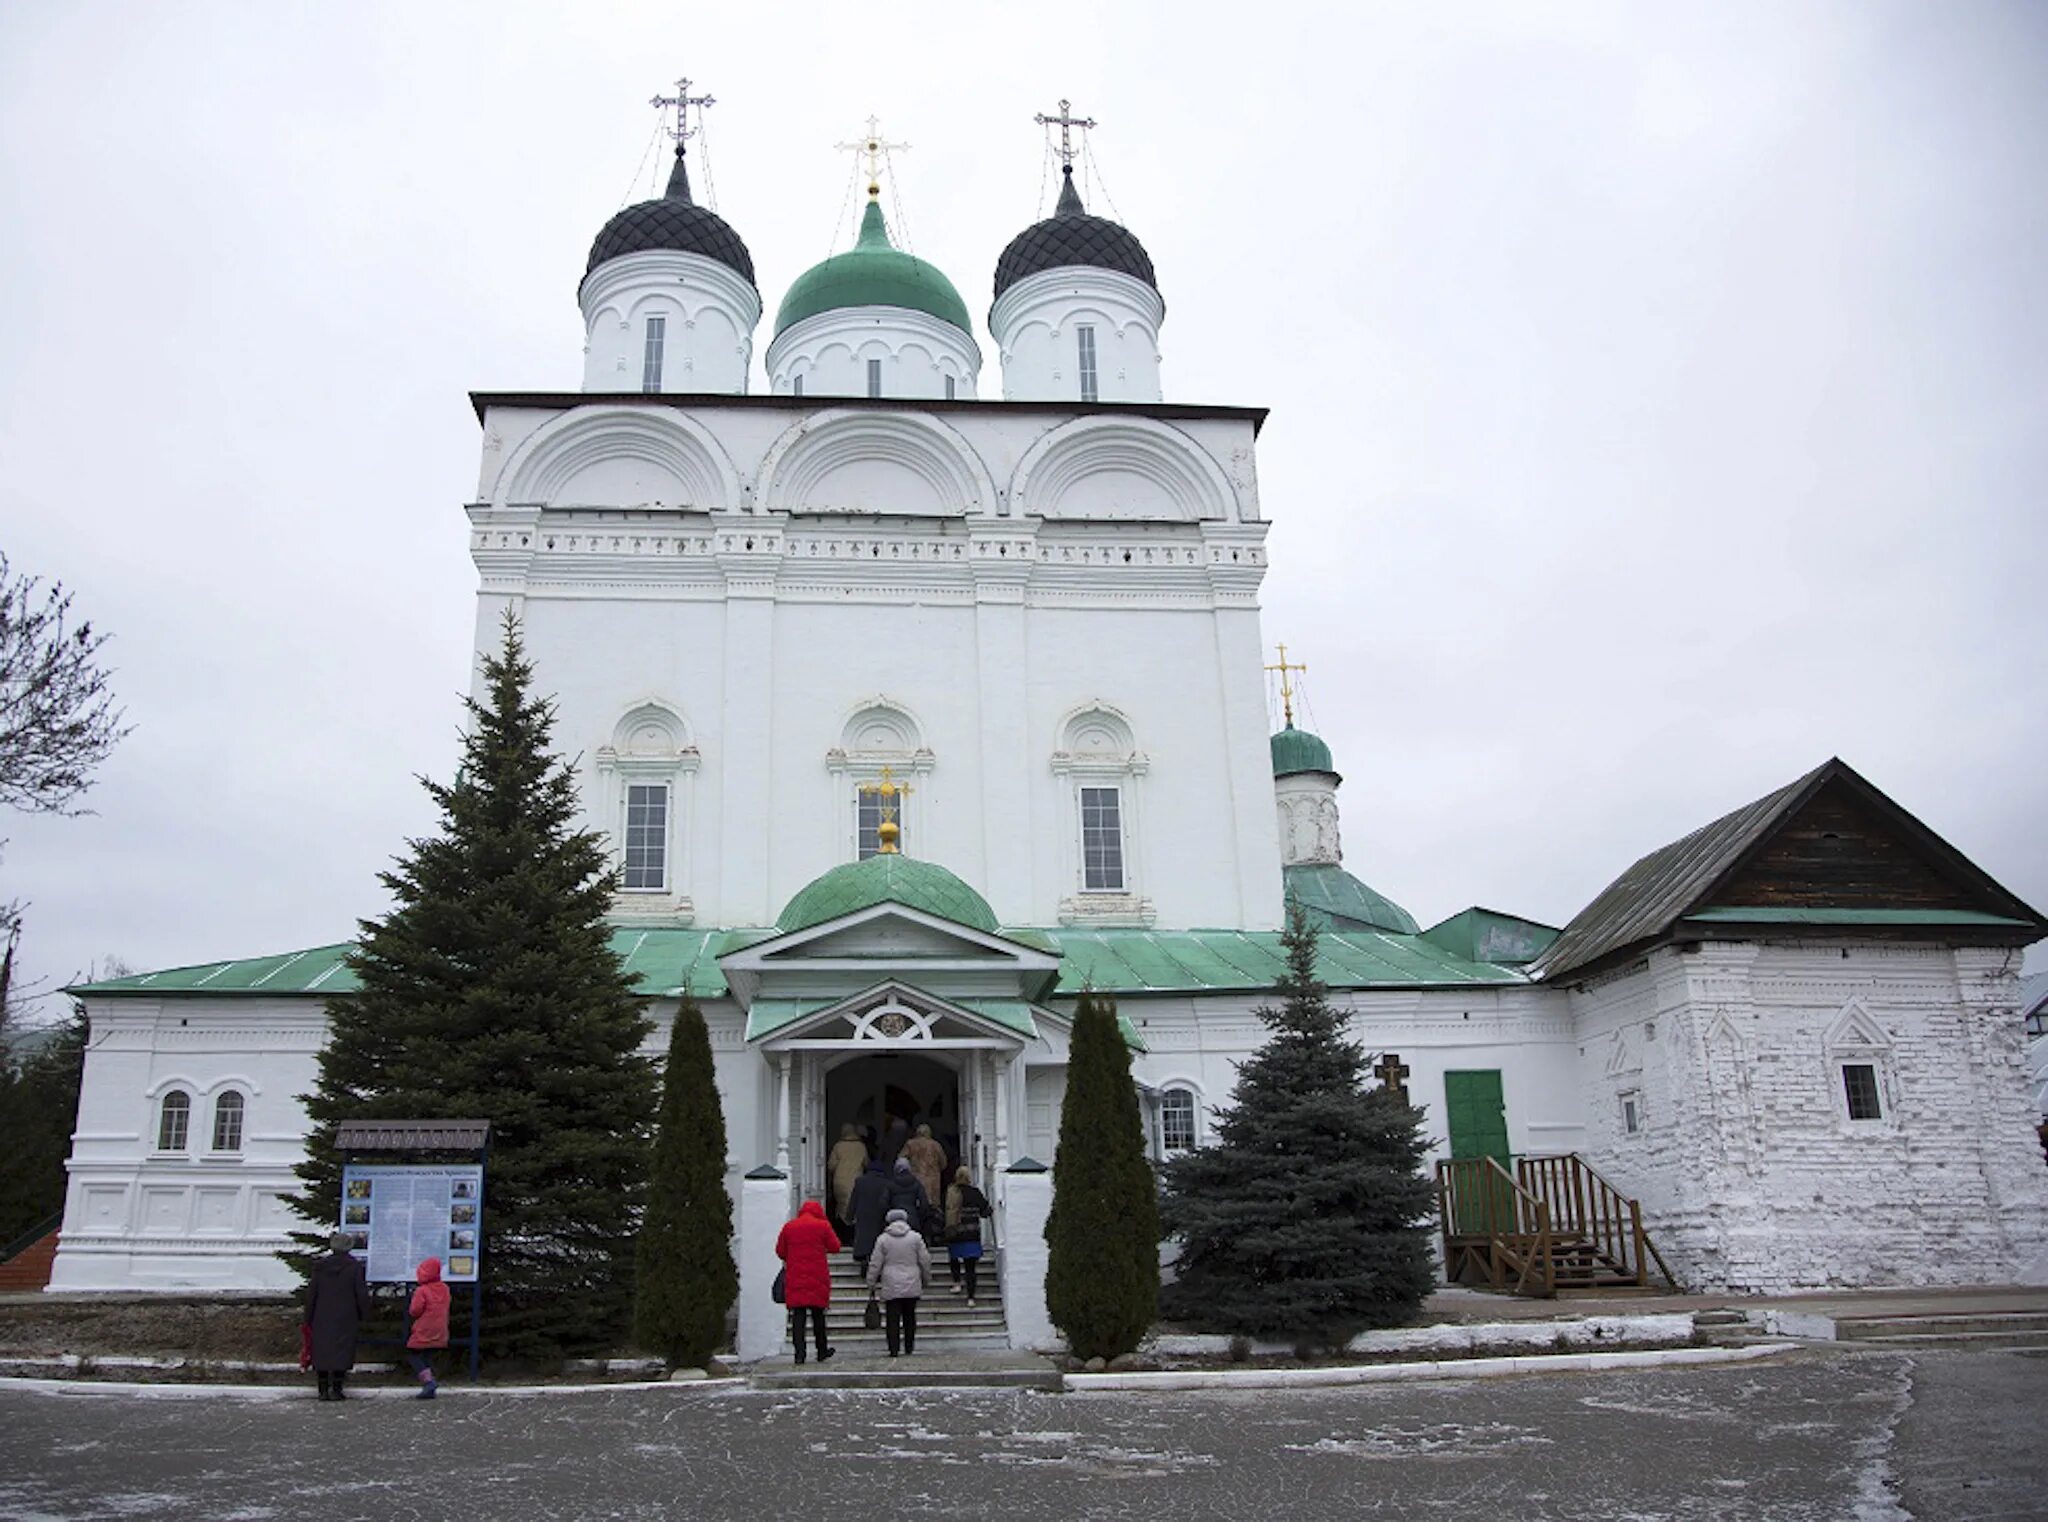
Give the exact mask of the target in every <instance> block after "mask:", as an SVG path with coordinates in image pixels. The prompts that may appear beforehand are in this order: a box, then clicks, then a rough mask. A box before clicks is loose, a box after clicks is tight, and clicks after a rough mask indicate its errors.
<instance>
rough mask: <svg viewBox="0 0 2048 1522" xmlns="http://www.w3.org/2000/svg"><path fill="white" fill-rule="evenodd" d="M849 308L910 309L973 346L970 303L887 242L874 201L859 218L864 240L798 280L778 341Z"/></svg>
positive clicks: (779, 316)
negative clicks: (820, 316)
mask: <svg viewBox="0 0 2048 1522" xmlns="http://www.w3.org/2000/svg"><path fill="white" fill-rule="evenodd" d="M845 307H907V308H908V309H909V310H911V311H913V312H923V313H925V314H926V315H927V316H930V317H936V318H938V319H939V321H941V322H950V323H951V324H952V325H953V326H954V327H956V328H958V329H959V330H960V331H961V332H963V333H965V334H967V336H968V341H969V342H972V341H973V337H974V329H973V328H972V327H971V326H970V325H969V323H968V318H967V303H966V302H964V301H962V300H961V299H960V293H959V292H958V291H956V290H954V289H953V282H952V281H950V280H948V279H947V278H946V277H945V276H944V275H942V274H940V273H939V272H938V271H937V270H936V269H934V268H933V267H932V266H931V265H929V264H927V263H925V262H924V260H922V259H920V258H918V257H917V256H916V255H915V254H906V253H904V252H903V251H902V250H901V249H899V248H897V247H896V246H895V245H894V244H893V243H891V242H890V241H889V225H888V224H887V223H886V222H884V221H883V220H882V208H881V205H880V203H878V202H875V201H870V202H868V209H867V211H866V212H864V213H863V214H862V216H861V221H860V236H859V237H858V238H856V239H855V240H854V244H853V247H852V248H850V249H848V250H847V251H846V252H845V253H843V254H834V255H833V256H832V257H831V258H829V259H827V260H826V261H825V262H824V263H823V264H814V265H812V266H811V267H810V268H809V269H807V270H805V271H804V272H803V273H802V274H801V275H799V276H797V277H796V283H795V284H794V285H792V286H790V288H789V294H788V295H786V296H784V297H783V298H782V308H781V310H780V311H778V312H777V313H776V314H775V336H776V337H778V338H780V337H781V336H782V335H783V333H784V332H786V331H787V330H788V329H790V328H793V327H795V326H796V325H797V324H798V323H800V322H802V321H803V320H804V319H805V318H806V317H815V316H817V315H818V314H819V313H820V312H832V311H838V310H840V309H842V308H845Z"/></svg>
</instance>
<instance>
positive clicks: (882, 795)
mask: <svg viewBox="0 0 2048 1522" xmlns="http://www.w3.org/2000/svg"><path fill="white" fill-rule="evenodd" d="M860 792H861V794H862V796H864V797H868V796H872V797H873V798H875V799H876V800H877V801H878V805H879V807H880V809H881V814H882V818H881V822H880V823H878V824H877V825H876V826H875V851H876V852H877V854H879V855H882V856H894V855H896V854H897V848H896V842H897V841H898V840H900V839H902V837H903V827H902V826H901V825H899V824H898V823H897V822H896V810H897V807H898V805H899V802H900V800H901V799H903V798H904V797H906V796H907V795H908V794H909V792H910V784H909V783H907V782H898V781H897V780H896V771H895V769H894V768H893V767H888V766H885V767H883V768H882V771H881V775H880V776H879V777H878V778H877V779H876V780H875V781H873V782H863V783H862V784H861V785H860Z"/></svg>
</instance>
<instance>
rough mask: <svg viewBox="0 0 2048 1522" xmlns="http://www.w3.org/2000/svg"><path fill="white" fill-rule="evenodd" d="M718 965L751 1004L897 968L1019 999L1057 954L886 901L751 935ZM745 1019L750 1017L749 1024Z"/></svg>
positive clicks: (1055, 963) (920, 978)
mask: <svg viewBox="0 0 2048 1522" xmlns="http://www.w3.org/2000/svg"><path fill="white" fill-rule="evenodd" d="M719 968H720V970H721V971H722V972H723V973H724V974H725V979H726V982H727V984H728V985H729V986H730V987H731V989H732V991H733V993H734V995H735V996H736V997H737V998H738V999H739V1000H740V1002H741V1003H742V1004H745V1005H747V1006H748V1008H749V1009H750V1010H751V1008H752V1006H753V1005H755V1004H757V1003H759V1002H761V1001H763V1000H770V1001H778V1002H779V1001H798V1002H803V1003H806V1004H808V1005H809V1006H810V1007H812V1008H818V1007H821V1006H822V1005H823V1004H824V1003H825V1002H827V1001H831V1000H835V999H840V998H844V997H846V996H848V995H850V994H852V993H854V992H855V991H856V990H866V989H869V988H871V987H873V986H874V985H875V984H876V983H877V981H878V980H879V979H882V978H885V977H888V976H889V975H891V974H901V975H902V976H903V977H904V978H905V979H906V980H907V981H906V986H908V985H909V983H912V982H914V983H915V985H916V986H917V987H918V988H920V989H931V990H936V991H937V996H938V997H941V998H947V999H955V1000H961V1001H965V1003H966V1004H978V1003H982V1002H986V1001H990V1000H996V1001H1008V1002H1010V1003H1015V1004H1024V1005H1027V1006H1028V1004H1029V1003H1030V1001H1032V1000H1034V999H1036V998H1038V997H1040V996H1042V995H1043V994H1044V993H1046V992H1047V991H1048V990H1050V989H1051V987H1052V986H1053V984H1054V982H1055V981H1057V979H1058V977H1059V968H1060V959H1059V956H1058V954H1057V953H1054V952H1048V951H1043V950H1041V949H1040V948H1038V947H1036V946H1027V945H1025V944H1024V943H1023V942H1021V941H1013V940H1011V939H1009V938H1008V937H1007V936H1003V935H999V934H992V933H990V932H988V931H984V930H978V929H976V928H974V927H973V926H971V925H962V924H959V923H957V922H956V921H953V920H948V919H945V918H943V917H941V916H939V915H936V914H929V913H927V912H925V911H924V910H921V909H915V908H912V907H910V906H909V905H907V904H898V903H893V902H892V903H880V904H871V905H868V906H867V907H865V908H862V909H857V910H854V911H852V912H851V913H848V914H844V915H841V916H839V917H838V918H836V919H831V920H826V921H824V922H823V923H821V924H817V925H811V926H807V927H806V928H804V929H802V930H795V931H791V932H789V933H788V934H785V935H777V936H771V937H770V938H769V939H767V940H764V941H757V942H755V943H754V944H753V945H751V946H746V947H742V948H740V949H739V950H737V951H733V952H729V953H727V954H726V955H725V956H723V957H721V958H720V959H719ZM963 1007H964V1006H963ZM752 1024H753V1022H752V1020H751V1018H750V1021H749V1027H750V1030H751V1027H752ZM1034 1033H1035V1032H1034Z"/></svg>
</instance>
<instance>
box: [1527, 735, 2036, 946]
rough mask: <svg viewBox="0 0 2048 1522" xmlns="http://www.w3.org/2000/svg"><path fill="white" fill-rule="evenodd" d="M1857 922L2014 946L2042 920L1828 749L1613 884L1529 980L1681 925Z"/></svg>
mask: <svg viewBox="0 0 2048 1522" xmlns="http://www.w3.org/2000/svg"><path fill="white" fill-rule="evenodd" d="M1785 925H1801V926H1808V927H1814V926H1835V927H1848V926H1854V927H1859V928H1861V929H1864V930H1869V929H1872V928H1880V927H1881V928H1883V929H1885V930H1886V931H1887V932H1888V933H1901V932H1906V933H1914V934H1929V933H1934V934H1947V935H1953V934H1956V933H1958V932H1960V931H1964V930H1967V931H1968V932H1969V934H1970V936H1971V938H1972V939H1980V938H1981V939H1983V940H1985V941H1987V942H1989V943H1990V944H1994V945H1998V944H2015V945H2023V944H2025V943H2027V942H2029V941H2032V940H2035V939H2038V938H2039V937H2040V936H2042V935H2044V934H2048V920H2044V919H2043V918H2042V916H2041V915H2039V914H2037V913H2036V912H2035V911H2034V910H2032V909H2030V908H2028V907H2027V905H2026V904H2024V903H2022V902H2021V901H2020V900H2019V899H2017V898H2015V897H2014V896H2013V895H2012V894H2011V893H2008V892H2007V891H2006V890H2005V889H2004V888H2002V887H2000V886H1999V885H1998V883H1997V882H1996V881H1994V880H1993V879H1992V878H1991V877H1990V876H1989V875H1988V874H1986V873H1985V872H1984V871H1983V869H1982V868H1980V867H1978V866H1977V865H1976V864H1975V863H1974V862H1972V861H1971V860H1970V859H1969V858H1968V857H1966V856H1964V855H1963V853H1962V852H1960V851H1958V850H1957V849H1956V848H1955V847H1954V846H1952V845H1950V844H1949V843H1948V842H1947V841H1945V840H1943V839H1942V838H1941V837H1940V836H1939V835H1937V834H1935V833H1934V831H1932V830H1930V829H1929V828H1928V827H1927V826H1926V825H1924V824H1922V823H1921V822H1920V821H1919V820H1918V819H1916V818H1915V817H1914V816H1913V815H1912V814H1910V813H1908V812H1907V811H1906V810H1905V809H1903V808H1901V807H1900V806H1899V805H1898V804H1896V803H1894V802H1893V801H1892V800H1891V799H1890V798H1888V797H1886V796H1885V795H1884V794H1883V793H1881V792H1879V791H1878V789H1876V788H1875V787H1873V786H1871V784H1870V783H1869V782H1868V781H1866V780H1865V779H1864V778H1863V777H1862V776H1861V775H1859V774H1858V773H1857V772H1856V771H1855V769H1854V768H1852V767H1851V766H1849V765H1848V764H1847V763H1846V762H1844V761H1841V760H1829V761H1827V762H1825V763H1824V764H1822V765H1820V766H1817V767H1815V768H1814V769H1813V770H1812V771H1810V772H1808V773H1807V774H1806V775H1805V776H1803V777H1801V778H1799V779H1798V780H1797V781H1794V782H1791V783H1788V784H1787V785H1786V786H1784V787H1781V788H1779V789H1778V790H1777V791H1776V792H1773V793H1767V794H1766V795H1765V796H1763V797H1762V798H1759V799H1757V800H1756V801H1755V802H1754V803H1749V804H1745V805H1744V806H1743V807H1741V808H1739V809H1736V810H1735V811H1734V812H1732V813H1729V814H1725V815H1723V816H1722V817H1721V818H1719V819H1716V820H1715V821H1713V822H1712V823H1711V824H1707V825H1703V826H1701V827H1700V828H1699V829H1697V830H1694V831H1693V832H1692V833H1691V834H1690V835H1687V836H1685V837H1684V838H1683V839H1680V840H1675V841H1673V842H1672V843H1671V844H1670V845H1668V846H1664V847H1663V848H1661V849H1659V850H1656V851H1652V852H1651V853H1650V854H1649V855H1647V856H1645V857H1643V858H1642V860H1640V861H1638V862H1637V863H1636V864H1635V865H1634V866H1632V867H1630V868H1629V869H1628V870H1627V871H1626V872H1624V873H1622V874H1621V876H1620V877H1618V878H1616V879H1615V880H1614V881H1613V882H1612V883H1610V884H1609V885H1608V886H1607V888H1606V889H1605V891H1603V892H1602V893H1601V894H1600V895H1599V896H1598V897H1597V898H1595V899H1594V900H1593V902H1592V903H1590V904H1588V905H1587V906H1586V907H1585V908H1584V909H1582V910H1580V911H1579V913H1578V914H1577V915H1575V916H1574V917H1573V919H1572V922H1571V923H1570V924H1569V925H1567V926H1566V927H1565V929H1564V933H1563V934H1562V935H1560V936H1559V937H1558V938H1557V940H1556V941H1555V942H1553V943H1552V944H1551V945H1550V946H1549V947H1548V948H1547V949H1546V950H1545V951H1544V952H1543V954H1542V955H1541V956H1540V957H1538V958H1537V959H1536V960H1535V962H1534V963H1532V964H1531V965H1530V968H1529V971H1530V973H1531V975H1532V976H1534V977H1536V978H1538V979H1545V980H1555V979H1557V978H1560V977H1563V976H1565V975H1567V974H1571V973H1585V972H1593V971H1598V970H1599V969H1600V968H1602V967H1605V966H1610V965H1612V964H1613V963H1615V962H1617V961H1620V960H1621V959H1622V958H1624V957H1627V956H1631V955H1636V954H1639V953H1641V952H1643V951H1645V950H1647V949H1648V948H1649V947H1650V946H1652V945H1655V944H1657V943H1659V942H1661V941H1664V940H1667V939H1672V938H1674V937H1675V936H1676V935H1678V934H1680V933H1683V932H1685V931H1687V930H1690V931H1691V932H1692V933H1693V934H1698V935H1707V934H1712V935H1717V936H1721V937H1724V938H1725V937H1727V936H1729V935H1731V934H1733V933H1735V930H1734V927H1738V926H1740V927H1747V933H1750V934H1755V933H1760V932H1761V931H1762V930H1763V929H1764V928H1765V927H1770V926H1777V927H1783V926H1785Z"/></svg>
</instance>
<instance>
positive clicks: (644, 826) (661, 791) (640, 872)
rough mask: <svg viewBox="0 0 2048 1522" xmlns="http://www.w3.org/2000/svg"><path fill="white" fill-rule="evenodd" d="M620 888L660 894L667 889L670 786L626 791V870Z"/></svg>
mask: <svg viewBox="0 0 2048 1522" xmlns="http://www.w3.org/2000/svg"><path fill="white" fill-rule="evenodd" d="M620 885H621V886H622V887H625V888H628V889H640V890H651V891H656V892H658V891H660V890H661V889H663V888H666V887H667V886H668V785H667V784H666V783H659V782H650V783H640V782H636V783H633V784H632V785H631V786H630V787H628V788H627V789H626V867H625V876H624V877H623V878H622V879H621V881H620Z"/></svg>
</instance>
